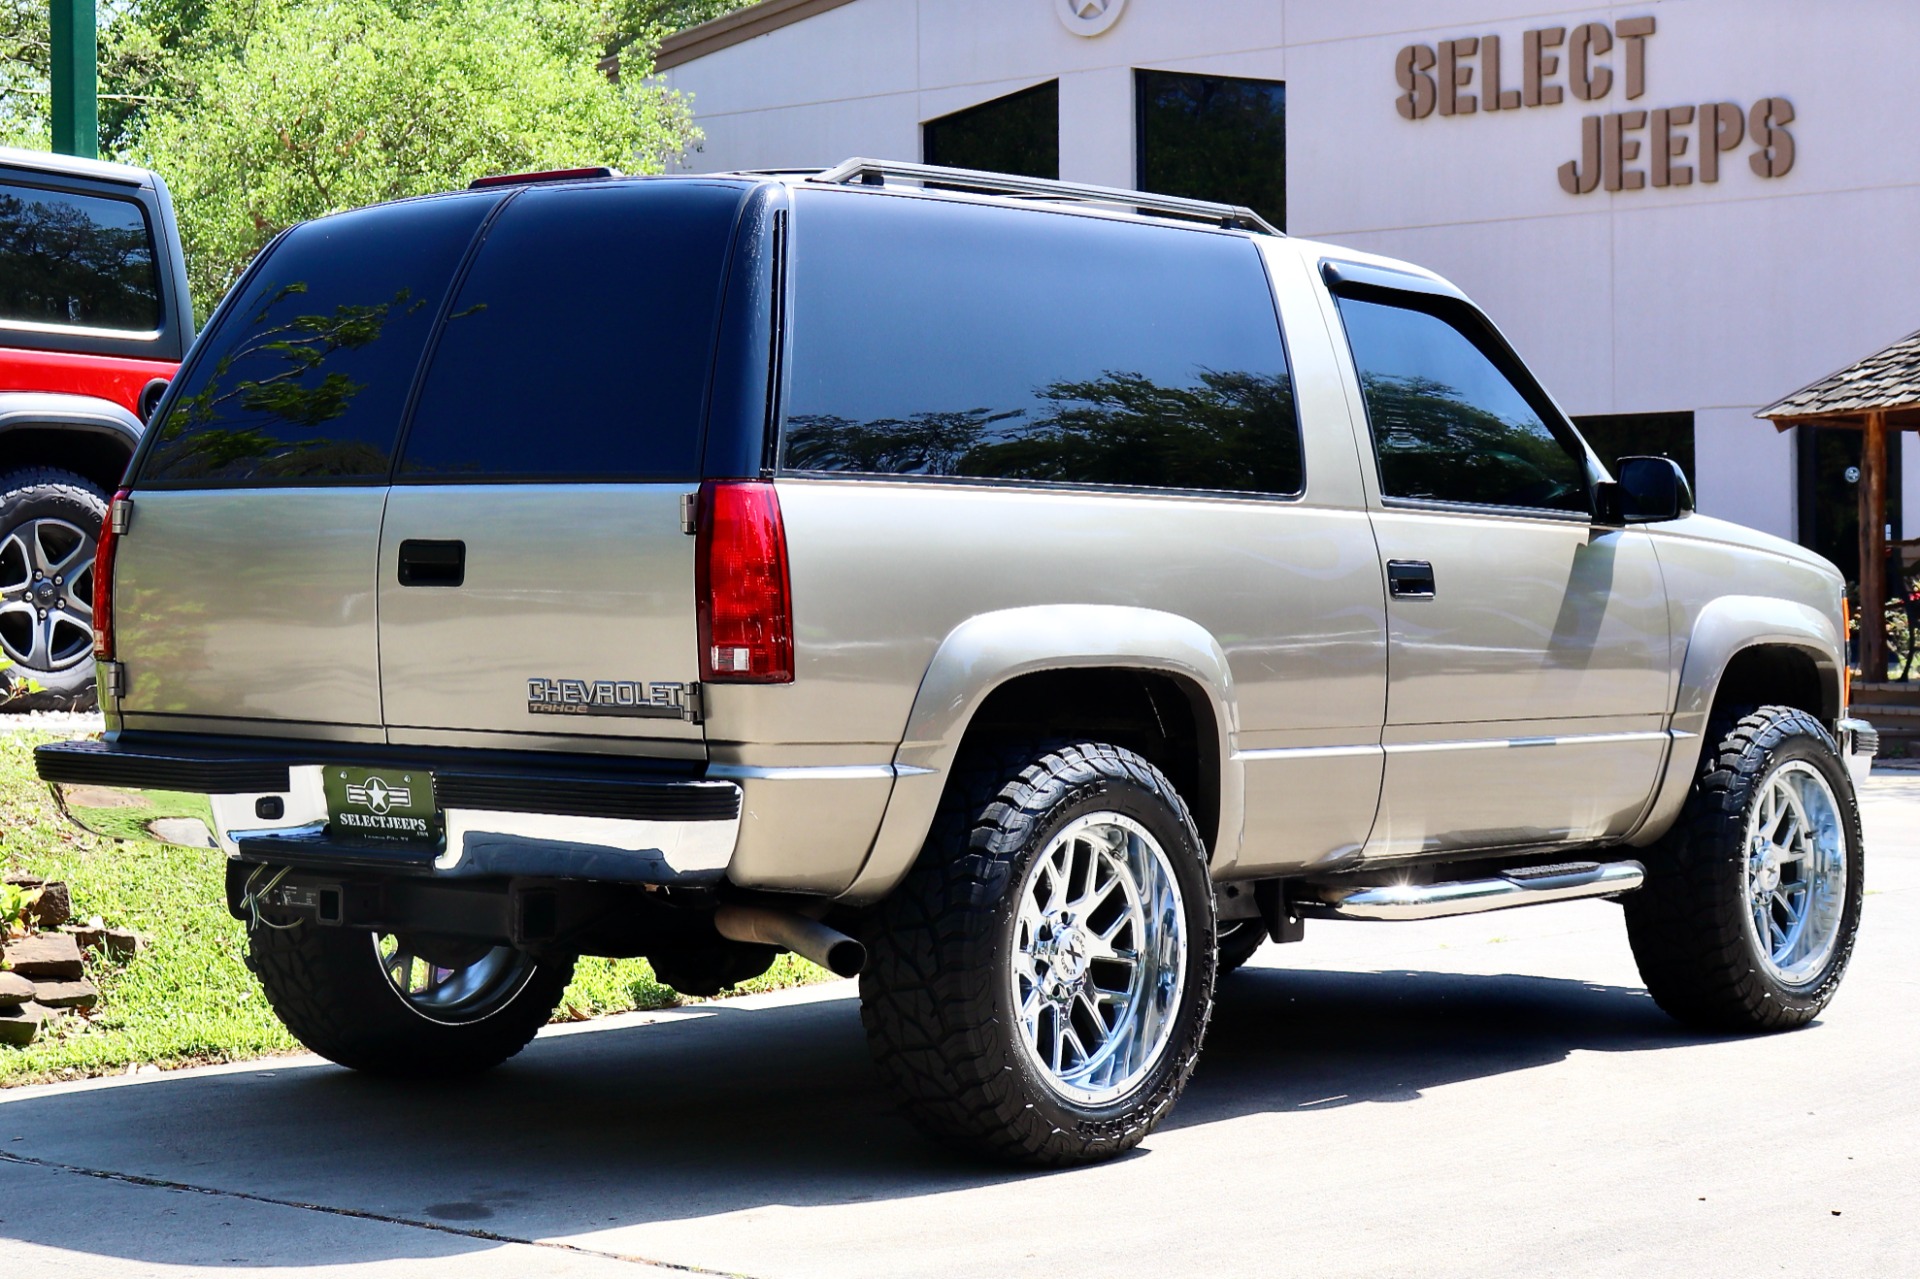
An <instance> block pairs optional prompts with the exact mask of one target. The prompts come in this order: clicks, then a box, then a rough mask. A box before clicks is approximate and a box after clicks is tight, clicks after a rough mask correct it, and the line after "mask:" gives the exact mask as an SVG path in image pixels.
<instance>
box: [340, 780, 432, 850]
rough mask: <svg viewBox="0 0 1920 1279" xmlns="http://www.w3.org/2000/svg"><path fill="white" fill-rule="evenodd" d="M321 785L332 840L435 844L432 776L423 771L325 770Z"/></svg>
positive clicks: (418, 845) (412, 845)
mask: <svg viewBox="0 0 1920 1279" xmlns="http://www.w3.org/2000/svg"><path fill="white" fill-rule="evenodd" d="M325 786H326V793H327V833H328V835H330V836H331V837H332V838H334V839H345V840H353V841H355V842H358V843H365V844H405V845H408V846H411V847H424V846H433V845H437V844H439V842H440V838H441V834H442V822H441V818H440V812H439V810H438V809H437V808H435V807H434V800H433V775H432V774H431V773H429V772H427V771H426V770H425V769H418V768H415V769H398V768H341V767H339V766H337V765H328V766H327V769H326V772H325Z"/></svg>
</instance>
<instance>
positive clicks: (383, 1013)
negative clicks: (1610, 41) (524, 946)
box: [247, 923, 573, 1078]
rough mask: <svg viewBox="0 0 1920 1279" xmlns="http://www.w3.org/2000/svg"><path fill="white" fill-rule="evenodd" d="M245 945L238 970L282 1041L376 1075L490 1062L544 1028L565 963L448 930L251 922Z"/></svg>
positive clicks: (465, 1069)
mask: <svg viewBox="0 0 1920 1279" xmlns="http://www.w3.org/2000/svg"><path fill="white" fill-rule="evenodd" d="M247 943H248V945H247V966H248V967H249V968H251V969H252V970H253V972H254V975H255V976H257V977H259V979H260V985H261V987H262V988H263V989H264V990H265V991H266V994H267V1002H268V1003H269V1004H271V1005H272V1006H273V1011H274V1012H275V1013H276V1014H277V1015H278V1016H279V1018H280V1021H281V1023H282V1024H284V1025H285V1026H286V1028H287V1029H288V1030H290V1031H292V1032H293V1035H294V1037H295V1038H296V1039H298V1040H299V1041H300V1042H301V1043H303V1044H305V1045H306V1046H307V1047H308V1048H310V1049H312V1050H313V1051H314V1052H317V1053H319V1054H320V1055H321V1056H322V1057H326V1058H328V1059H329V1060H331V1061H335V1062H338V1063H339V1064H340V1065H342V1066H350V1067H352V1068H353V1069H355V1070H361V1071H366V1072H367V1073H369V1074H376V1075H393V1076H406V1077H412V1078H430V1077H435V1076H446V1075H462V1074H471V1073H475V1072H478V1071H482V1070H487V1069H490V1068H491V1067H494V1066H497V1065H499V1064H500V1063H501V1062H503V1061H505V1060H506V1059H507V1058H509V1057H511V1056H513V1055H514V1054H515V1053H517V1052H519V1051H520V1050H521V1049H522V1048H524V1047H526V1045H527V1042H528V1041H529V1040H531V1039H532V1038H533V1036H534V1034H535V1033H536V1032H537V1031H538V1030H539V1029H540V1027H542V1026H544V1025H546V1024H547V1021H548V1019H549V1018H550V1017H551V1016H552V1015H553V1010H554V1009H555V1008H556V1007H558V1006H559V1003H560V997H561V995H562V994H563V993H564V992H565V991H566V988H567V982H568V981H570V980H571V979H572V977H573V961H572V960H571V959H541V960H536V959H534V958H532V957H531V956H529V955H527V954H525V953H524V952H522V951H517V950H514V949H513V948H512V947H510V946H493V945H489V944H488V943H486V942H471V941H465V940H461V939H457V938H448V937H426V936H420V937H396V936H394V935H392V934H379V933H367V932H362V931H356V930H353V929H345V928H323V927H320V926H318V925H315V924H311V923H300V924H296V925H294V926H293V927H291V928H287V927H279V928H276V927H274V926H273V925H272V924H267V923H263V924H261V925H260V926H258V927H256V928H253V929H251V930H249V932H248V935H247Z"/></svg>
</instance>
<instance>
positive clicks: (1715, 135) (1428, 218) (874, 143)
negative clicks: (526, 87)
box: [660, 0, 1920, 567]
mask: <svg viewBox="0 0 1920 1279" xmlns="http://www.w3.org/2000/svg"><path fill="white" fill-rule="evenodd" d="M1916 50H1920V4H1915V3H1912V0H1828V2H1827V3H1822V4H1807V3H1805V2H1804V0H1664V2H1660V0H1642V2H1641V3H1636V4H1605V3H1591V4H1578V5H1563V4H1560V3H1557V0H1544V2H1543V0H1531V2H1530V3H1517V2H1516V0H1365V2H1360V0H765V2H764V3H761V4H758V5H755V6H753V7H751V8H749V9H746V10H742V11H741V12H739V13H737V14H734V15H732V16H730V17H728V18H725V19H721V20H720V21H718V22H715V23H709V24H707V25H706V26H703V27H698V28H695V29H693V30H692V31H689V32H685V33H683V34H682V35H680V36H677V37H675V38H674V39H673V40H670V41H669V42H668V43H667V45H666V46H665V47H664V48H663V49H662V51H661V57H660V65H661V68H662V70H663V72H664V74H665V77H666V79H667V80H668V81H669V82H670V83H671V84H672V85H673V86H674V87H676V88H678V89H680V90H683V91H685V92H686V93H688V94H689V95H691V98H692V103H693V109H694V114H695V117H696V120H697V122H698V123H699V125H700V127H701V128H702V130H704V132H705V141H704V143H703V144H702V146H701V147H700V148H699V149H698V150H697V151H696V152H695V153H693V154H691V155H690V156H688V157H687V161H686V166H687V167H688V168H691V169H695V170H700V171H713V170H721V169H743V168H789V167H800V166H825V165H831V164H835V163H837V162H839V161H840V160H843V159H846V158H847V157H850V156H856V155H865V156H875V157H881V158H887V159H907V160H917V159H923V158H925V159H929V160H935V161H938V162H941V163H967V162H969V161H985V162H992V161H996V160H997V161H998V164H997V165H995V164H992V163H981V164H980V167H1015V166H1016V165H1017V166H1021V167H1024V168H1025V169H1026V170H1027V171H1029V172H1041V173H1042V176H1059V177H1061V178H1066V179H1069V180H1077V181H1084V182H1093V183H1100V184H1105V185H1111V186H1122V187H1137V186H1142V185H1152V186H1154V187H1155V188H1156V189H1162V190H1165V189H1168V188H1169V187H1172V188H1173V189H1174V193H1176V194H1187V195H1196V196H1203V197H1208V198H1215V199H1231V200H1235V201H1236V202H1245V203H1251V204H1254V205H1255V206H1256V207H1257V208H1258V209H1259V211H1261V212H1263V213H1265V214H1267V215H1268V216H1269V217H1270V218H1273V219H1275V220H1276V221H1278V220H1282V219H1284V224H1285V227H1286V229H1287V230H1288V231H1289V232H1291V233H1294V234H1299V235H1306V236H1311V237H1314V238H1317V239H1326V240H1331V241H1334V242H1337V243H1341V244H1347V245H1352V246H1354V247H1357V248H1362V249H1368V250H1372V251H1375V252H1379V253H1385V254H1391V255H1394V256H1397V257H1403V258H1408V259H1411V260H1413V261H1416V262H1418V263H1421V264H1422V265H1425V266H1428V267H1431V268H1433V269H1435V270H1437V271H1440V272H1441V273H1442V274H1444V275H1447V276H1449V277H1450V278H1452V279H1453V280H1454V281H1455V282H1456V283H1458V284H1459V285H1460V286H1461V287H1462V288H1464V289H1465V290H1466V291H1467V292H1468V293H1469V294H1471V295H1472V296H1473V297H1474V298H1475V299H1476V300H1477V301H1478V302H1479V303H1480V304H1481V305H1482V306H1483V307H1484V308H1485V309H1486V310H1487V311H1488V313H1489V314H1490V315H1491V316H1492V317H1493V318H1494V320H1495V321H1496V322H1497V323H1499V324H1500V325H1501V326H1502V328H1504V329H1505V330H1506V332H1507V335H1508V337H1509V338H1510V339H1511V340H1512V341H1513V343H1514V345H1515V346H1516V347H1517V348H1518V349H1519V351H1520V353H1521V354H1522V356H1523V357H1525V358H1526V359H1527V361H1528V363H1529V364H1530V365H1531V366H1532V368H1533V369H1534V371H1535V372H1536V373H1537V374H1538V375H1539V376H1540V377H1541V379H1542V380H1543V381H1544V382H1545V383H1546V384H1547V386H1548V387H1549V388H1550V389H1551V390H1552V391H1553V392H1554V394H1555V395H1556V396H1557V397H1558V398H1559V400H1560V401H1561V403H1562V404H1563V405H1564V406H1565V407H1566V409H1567V410H1568V411H1569V412H1570V413H1572V414H1573V415H1574V416H1575V417H1576V418H1578V419H1581V420H1582V424H1583V426H1590V427H1591V429H1590V430H1589V435H1590V437H1592V438H1594V439H1595V441H1596V445H1597V446H1598V447H1600V448H1601V450H1602V452H1603V453H1606V452H1608V451H1610V450H1609V447H1608V446H1609V445H1614V446H1615V447H1613V448H1612V449H1611V451H1613V452H1619V451H1629V452H1631V451H1663V450H1664V451H1672V452H1674V453H1675V455H1676V456H1681V458H1682V460H1683V462H1686V463H1688V464H1689V465H1690V466H1691V468H1692V470H1693V472H1694V475H1695V485H1696V488H1697V491H1698V498H1699V502H1700V505H1701V507H1702V509H1703V510H1705V511H1708V512H1710V513H1713V514H1718V515H1724V516H1727V517H1729V518H1732V519H1737V520H1740V521H1743V522H1745V523H1748V524H1752V525H1755V526H1757V527H1760V528H1764V529H1768V530H1770V531H1773V532H1777V533H1780V534H1783V535H1786V536H1789V537H1795V536H1797V537H1799V538H1800V540H1802V541H1805V542H1807V543H1808V544H1810V545H1820V546H1821V547H1822V549H1823V550H1825V551H1826V552H1827V553H1828V554H1830V555H1833V556H1834V557H1835V558H1837V559H1840V560H1841V561H1842V563H1843V566H1849V567H1850V566H1851V564H1852V563H1853V562H1856V561H1855V557H1854V555H1853V552H1852V551H1851V549H1850V548H1851V546H1852V545H1853V536H1854V533H1853V525H1852V519H1853V517H1852V511H1853V509H1854V504H1853V497H1852V492H1851V489H1850V488H1849V487H1848V483H1849V481H1848V480H1847V478H1846V466H1847V463H1848V461H1849V458H1848V457H1847V452H1848V450H1849V449H1850V448H1857V444H1855V442H1854V441H1853V439H1852V438H1850V437H1848V436H1845V435H1840V434H1836V433H1822V434H1823V437H1824V438H1823V439H1821V440H1816V439H1815V438H1813V436H1812V433H1810V432H1806V431H1801V432H1793V433H1788V434H1784V435H1782V434H1776V433H1775V432H1774V430H1773V429H1772V428H1771V427H1770V426H1768V425H1767V424H1765V423H1763V422H1758V421H1755V420H1754V418H1753V416H1752V414H1753V412H1754V410H1755V409H1756V408H1758V407H1760V406H1763V405H1766V404H1769V403H1771V402H1773V401H1774V400H1775V399H1777V398H1779V397H1780V396H1782V395H1784V394H1786V393H1787V392H1789V391H1791V390H1793V389H1794V388H1796V387H1798V386H1800V385H1802V384H1804V383H1806V382H1809V381H1812V380H1813V379H1815V378H1817V377H1820V376H1822V375H1823V374H1825V373H1827V372H1829V371H1831V370H1832V369H1835V368H1837V367H1840V366H1841V365H1844V364H1848V363H1850V362H1852V361H1853V360H1855V359H1857V358H1859V357H1860V356H1862V355H1864V354H1866V353H1867V352H1869V351H1872V350H1875V349H1877V348H1879V347H1881V346H1883V345H1885V344H1886V343H1888V342H1889V341H1892V340H1893V339H1895V338H1897V337H1899V336H1900V335H1902V334H1904V333H1908V332H1911V331H1913V330H1914V329H1920V88H1917V87H1916V86H1920V80H1916V73H1915V63H1914V56H1915V51H1916ZM1156 73H1159V74H1156ZM1166 73H1171V74H1166ZM1249 82H1251V83H1249ZM1281 86H1284V88H1282V87H1281ZM1003 99H1004V100H1006V101H1002V100H1003ZM1056 103H1057V107H1056ZM983 106H984V109H982V110H976V108H982V107H983ZM1282 128H1283V129H1284V134H1283V137H1284V142H1282V141H1281V140H1280V139H1281V137H1282V134H1281V132H1280V130H1281V129H1282ZM1049 164H1051V165H1053V166H1054V168H1055V169H1056V170H1057V172H1044V170H1046V169H1047V168H1048V165H1049ZM1282 193H1283V194H1282ZM1642 415H1660V416H1642ZM1803 436H1804V437H1805V438H1801V437H1803ZM1689 452H1690V454H1691V457H1690V458H1689V457H1687V456H1686V454H1688V453H1689ZM1906 454H1907V456H1906V457H1905V458H1904V459H1903V470H1904V473H1905V476H1906V479H1907V485H1903V486H1898V487H1907V486H1912V485H1920V446H1916V447H1912V448H1909V449H1907V450H1906ZM1900 473H1901V472H1900V471H1896V476H1898V475H1899V474H1900ZM1913 491H1915V492H1916V493H1920V488H1914V490H1913ZM1909 523H1910V524H1913V525H1916V526H1917V527H1916V529H1915V531H1920V519H1916V520H1913V521H1909ZM1894 535H1895V536H1899V535H1900V531H1899V530H1898V529H1895V530H1894Z"/></svg>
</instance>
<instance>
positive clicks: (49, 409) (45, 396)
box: [0, 391, 146, 453]
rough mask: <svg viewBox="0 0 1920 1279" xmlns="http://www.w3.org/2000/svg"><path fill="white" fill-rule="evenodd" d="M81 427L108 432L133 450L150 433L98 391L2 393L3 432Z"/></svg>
mask: <svg viewBox="0 0 1920 1279" xmlns="http://www.w3.org/2000/svg"><path fill="white" fill-rule="evenodd" d="M49 427H51V428H53V429H55V430H69V431H78V432H81V433H84V434H88V435H105V436H108V437H110V438H112V439H114V440H117V441H119V442H120V443H122V444H125V445H126V446H127V451H128V452H129V453H131V452H132V451H133V450H134V448H135V447H136V446H137V445H138V444H139V443H140V437H141V436H142V435H144V434H145V433H146V427H145V426H144V425H143V424H142V423H141V421H140V419H139V418H137V417H135V416H134V415H133V414H131V413H129V412H128V411H127V410H126V409H125V408H124V407H122V406H121V405H119V404H116V403H114V402H113V401H112V400H105V399H101V398H100V397H99V396H96V395H70V394H65V393H62V392H57V391H7V392H4V393H0V436H3V435H5V434H7V433H8V432H9V431H17V430H26V429H29V428H38V429H42V430H44V429H47V428H49Z"/></svg>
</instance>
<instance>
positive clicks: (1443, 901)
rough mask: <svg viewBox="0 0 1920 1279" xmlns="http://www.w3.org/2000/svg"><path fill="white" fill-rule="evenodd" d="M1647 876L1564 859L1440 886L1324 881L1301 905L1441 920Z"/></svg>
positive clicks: (1312, 911)
mask: <svg viewBox="0 0 1920 1279" xmlns="http://www.w3.org/2000/svg"><path fill="white" fill-rule="evenodd" d="M1646 878H1647V870H1646V867H1644V866H1642V865H1641V864H1640V863H1639V862H1565V863H1562V864H1561V865H1558V866H1526V867H1521V868H1519V869H1515V870H1508V871H1502V872H1500V874H1499V875H1498V876H1497V877H1495V878H1492V879H1457V880H1451V881H1448V882H1446V883H1439V884H1362V885H1356V886H1347V885H1322V886H1320V887H1317V888H1311V889H1309V891H1310V892H1312V893H1314V894H1315V896H1312V897H1304V898H1301V899H1300V900H1299V901H1298V902H1297V903H1296V908H1297V909H1298V910H1299V912H1300V913H1301V914H1303V915H1306V916H1308V917H1310V918H1314V919H1439V918H1442V917H1443V916H1447V915H1476V914H1479V913H1480V912H1481V911H1487V910H1506V909H1508V908H1510V907H1513V906H1538V905H1541V904H1542V903H1545V902H1561V901H1571V900H1573V899H1574V898H1577V897H1612V896H1615V895H1617V894H1619V893H1626V892H1631V891H1633V890H1634V889H1636V888H1638V887H1640V885H1641V884H1642V883H1643V882H1645V880H1646Z"/></svg>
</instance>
